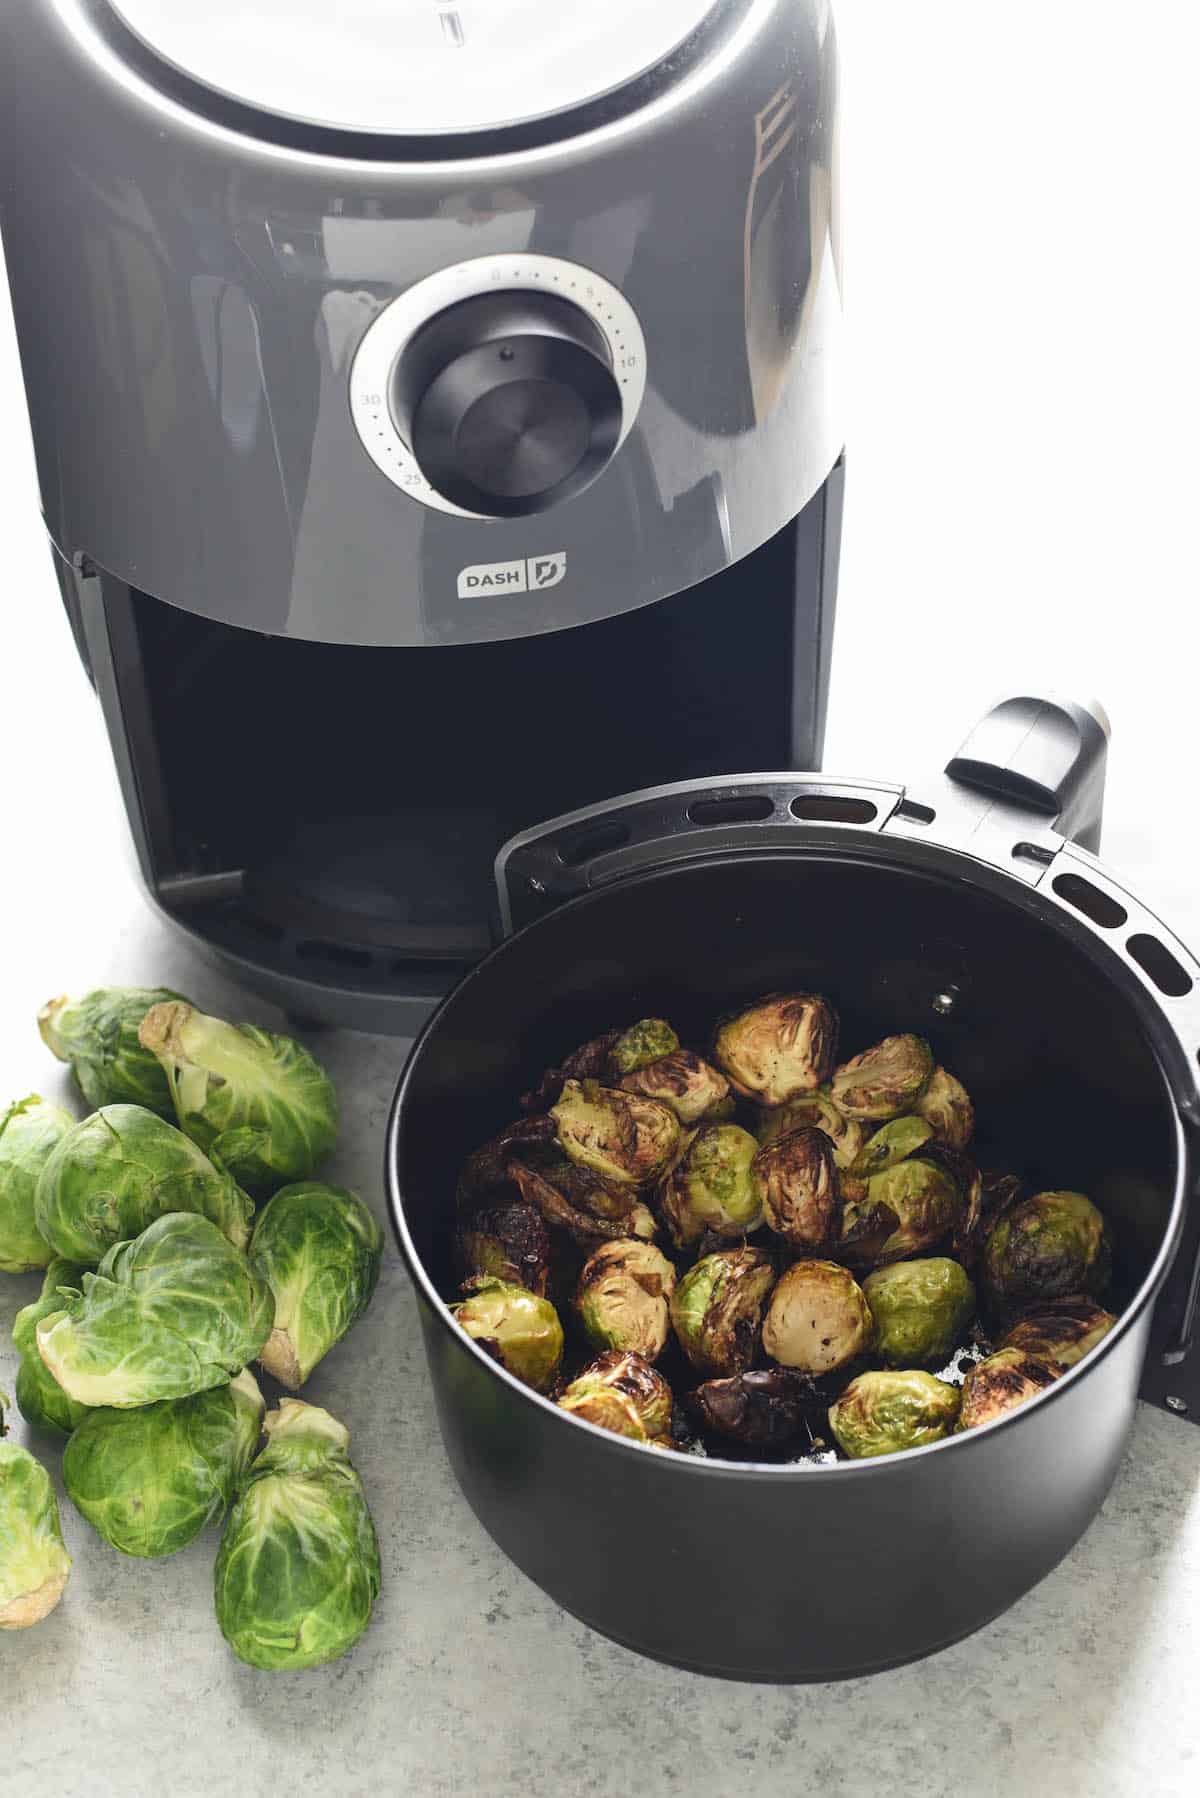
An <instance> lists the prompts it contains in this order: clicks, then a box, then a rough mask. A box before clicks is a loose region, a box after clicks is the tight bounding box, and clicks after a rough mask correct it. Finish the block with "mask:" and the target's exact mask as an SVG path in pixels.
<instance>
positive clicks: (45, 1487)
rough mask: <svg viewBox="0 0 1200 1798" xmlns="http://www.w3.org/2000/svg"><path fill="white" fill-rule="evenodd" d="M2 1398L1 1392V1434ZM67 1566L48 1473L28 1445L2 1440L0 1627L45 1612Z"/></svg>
mask: <svg viewBox="0 0 1200 1798" xmlns="http://www.w3.org/2000/svg"><path fill="white" fill-rule="evenodd" d="M6 1403H7V1399H6V1398H5V1395H4V1394H3V1393H0V1436H3V1434H4V1409H3V1407H4V1405H5V1404H6ZM70 1572H71V1557H70V1555H69V1554H68V1553H67V1551H66V1548H65V1547H64V1545H63V1539H62V1526H61V1524H60V1523H59V1520H58V1500H57V1499H56V1498H55V1496H54V1487H53V1486H52V1485H51V1483H50V1475H49V1474H48V1473H47V1472H46V1469H45V1468H44V1467H43V1466H42V1464H41V1462H40V1461H35V1460H34V1458H33V1456H32V1455H31V1454H30V1452H29V1450H28V1449H27V1448H20V1447H19V1446H18V1445H17V1443H15V1442H0V1629H28V1628H29V1627H30V1625H31V1624H34V1623H40V1622H41V1621H42V1618H43V1617H48V1616H49V1614H50V1612H51V1611H52V1610H53V1609H54V1607H55V1605H56V1604H57V1603H58V1601H59V1599H60V1598H61V1597H62V1595H63V1591H64V1589H65V1587H66V1583H67V1580H68V1578H69V1576H70Z"/></svg>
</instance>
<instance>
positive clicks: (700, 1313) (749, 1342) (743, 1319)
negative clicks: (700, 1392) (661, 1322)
mask: <svg viewBox="0 0 1200 1798" xmlns="http://www.w3.org/2000/svg"><path fill="white" fill-rule="evenodd" d="M774 1284H775V1266H774V1263H773V1262H772V1260H771V1257H770V1256H769V1255H765V1254H764V1253H763V1251H762V1250H761V1249H750V1248H742V1249H718V1250H717V1251H716V1252H715V1254H712V1255H705V1257H704V1259H703V1260H702V1261H697V1263H696V1265H695V1267H693V1268H690V1269H689V1270H688V1272H687V1273H686V1274H685V1275H684V1276H683V1279H682V1280H680V1282H679V1284H678V1285H677V1286H676V1288H675V1291H674V1292H673V1293H672V1295H671V1322H672V1324H673V1325H674V1326H675V1334H676V1336H677V1337H678V1338H679V1344H680V1347H681V1348H682V1349H683V1352H684V1354H685V1355H686V1356H687V1358H688V1360H689V1361H690V1362H691V1363H692V1365H693V1367H698V1368H699V1369H700V1371H701V1373H705V1374H714V1375H718V1376H719V1375H724V1374H735V1373H743V1372H744V1371H745V1370H746V1368H748V1367H749V1365H750V1363H751V1361H752V1360H753V1359H754V1352H755V1349H756V1348H757V1347H758V1338H759V1330H760V1328H761V1325H762V1314H763V1306H764V1305H765V1304H766V1302H767V1295H768V1293H769V1292H770V1290H771V1288H772V1286H773V1285H774Z"/></svg>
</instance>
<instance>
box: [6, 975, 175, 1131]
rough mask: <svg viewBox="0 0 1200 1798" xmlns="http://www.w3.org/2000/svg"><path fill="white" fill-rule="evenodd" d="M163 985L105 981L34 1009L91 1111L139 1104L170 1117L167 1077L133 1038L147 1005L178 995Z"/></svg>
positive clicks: (44, 1038) (48, 1042) (45, 1037)
mask: <svg viewBox="0 0 1200 1798" xmlns="http://www.w3.org/2000/svg"><path fill="white" fill-rule="evenodd" d="M179 998H180V995H179V994H178V993H173V992H171V991H170V990H169V989H168V988H167V987H165V986H154V987H145V986H105V987H99V988H97V990H96V991H95V992H94V993H87V994H85V996H84V997H83V998H82V999H67V998H59V999H51V1000H50V1001H49V1002H48V1003H47V1004H46V1005H43V1006H42V1009H41V1011H40V1012H39V1013H38V1029H39V1030H40V1031H41V1033H42V1041H43V1042H44V1043H45V1045H46V1047H47V1048H48V1049H49V1051H50V1053H51V1054H52V1055H57V1057H58V1059H59V1060H60V1061H66V1062H69V1063H70V1065H71V1072H72V1074H73V1075H74V1077H75V1084H76V1086H78V1088H79V1090H80V1092H81V1093H82V1094H83V1096H84V1098H85V1099H86V1100H87V1102H88V1104H89V1105H90V1106H91V1107H92V1109H93V1110H94V1111H99V1110H100V1108H101V1106H104V1105H143V1106H145V1108H146V1110H147V1111H157V1112H158V1113H159V1115H160V1116H161V1117H165V1118H173V1117H174V1115H175V1107H174V1105H173V1103H172V1100H171V1091H170V1088H169V1087H168V1085H167V1077H166V1075H165V1074H164V1073H163V1071H162V1069H161V1068H160V1067H159V1065H158V1062H157V1061H156V1060H155V1058H154V1056H153V1055H152V1054H151V1053H150V1051H149V1050H148V1049H145V1048H143V1047H142V1045H141V1043H140V1042H139V1041H138V1027H139V1025H140V1024H141V1021H142V1019H143V1018H144V1017H145V1015H146V1013H147V1012H148V1011H149V1010H150V1007H151V1006H152V1005H162V1004H166V1003H168V1002H169V1001H171V1000H173V999H179Z"/></svg>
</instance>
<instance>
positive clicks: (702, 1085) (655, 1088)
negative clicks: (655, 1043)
mask: <svg viewBox="0 0 1200 1798" xmlns="http://www.w3.org/2000/svg"><path fill="white" fill-rule="evenodd" d="M621 1086H622V1088H623V1089H624V1090H625V1091H626V1092H631V1093H641V1094H642V1095H643V1097H644V1098H647V1099H657V1100H658V1101H659V1103H660V1104H662V1105H669V1106H670V1107H671V1110H672V1111H673V1112H674V1113H675V1116H676V1117H677V1118H678V1119H679V1121H680V1123H681V1124H683V1125H685V1126H690V1125H693V1124H700V1123H706V1122H715V1121H717V1120H718V1119H720V1118H724V1117H728V1116H729V1115H730V1113H731V1112H732V1110H733V1096H732V1094H731V1093H730V1090H729V1082H728V1080H726V1078H725V1076H724V1074H722V1073H719V1072H718V1071H717V1069H716V1068H714V1067H713V1066H712V1065H711V1064H710V1063H709V1062H707V1061H705V1060H703V1058H702V1057H701V1056H699V1055H693V1053H692V1051H691V1050H690V1049H676V1050H675V1051H674V1053H673V1054H671V1055H662V1056H660V1057H659V1059H658V1060H657V1061H652V1062H649V1063H648V1064H647V1065H646V1066H645V1067H644V1068H639V1069H638V1070H637V1072H636V1073H633V1074H626V1075H625V1077H624V1079H623V1080H622V1081H621Z"/></svg>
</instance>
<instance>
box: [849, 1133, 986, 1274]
mask: <svg viewBox="0 0 1200 1798" xmlns="http://www.w3.org/2000/svg"><path fill="white" fill-rule="evenodd" d="M867 1203H868V1204H869V1205H872V1204H881V1205H885V1206H887V1207H888V1209H889V1210H891V1211H893V1212H894V1213H895V1215H896V1218H897V1224H896V1228H895V1229H894V1230H893V1231H892V1232H891V1234H890V1235H889V1236H888V1237H886V1238H885V1240H884V1243H883V1246H882V1248H881V1249H880V1250H879V1253H878V1254H877V1256H876V1260H877V1261H879V1262H887V1261H907V1260H910V1259H911V1257H912V1256H914V1255H919V1254H920V1253H921V1251H922V1249H928V1248H931V1247H932V1246H933V1244H934V1243H935V1242H938V1241H939V1240H940V1239H941V1238H942V1237H943V1236H947V1235H949V1234H950V1233H951V1232H952V1231H953V1230H954V1229H955V1228H956V1227H957V1226H958V1224H959V1223H960V1221H961V1219H962V1216H963V1208H964V1194H963V1191H962V1188H961V1186H960V1185H959V1183H958V1181H957V1180H956V1179H955V1178H954V1175H953V1174H952V1173H951V1172H950V1171H949V1169H947V1168H946V1167H943V1166H942V1165H941V1164H940V1163H938V1162H935V1161H933V1160H926V1159H925V1157H924V1156H918V1157H914V1158H913V1159H911V1160H909V1161H898V1162H897V1163H896V1164H895V1166H894V1167H889V1168H885V1169H884V1171H883V1173H881V1174H873V1175H872V1176H871V1178H870V1179H869V1180H868V1181H867Z"/></svg>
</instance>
